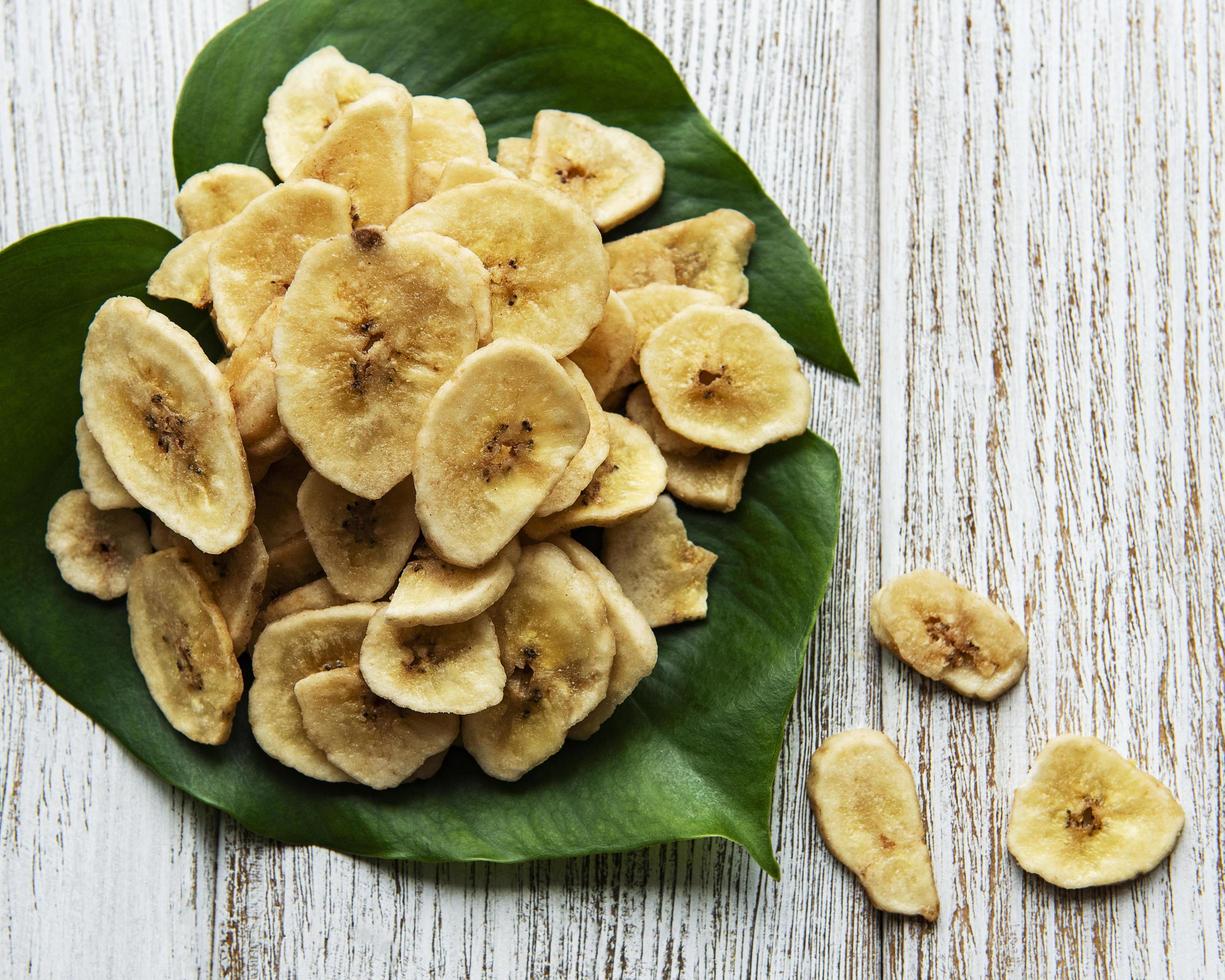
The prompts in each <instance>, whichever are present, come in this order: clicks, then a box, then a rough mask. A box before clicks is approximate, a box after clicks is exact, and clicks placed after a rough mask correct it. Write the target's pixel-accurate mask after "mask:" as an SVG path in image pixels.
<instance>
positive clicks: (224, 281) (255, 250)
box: [208, 180, 351, 350]
mask: <svg viewBox="0 0 1225 980" xmlns="http://www.w3.org/2000/svg"><path fill="white" fill-rule="evenodd" d="M349 208H350V202H349V195H348V193H347V192H346V191H345V190H344V189H343V188H341V187H336V186H335V185H333V184H325V183H324V182H323V181H321V180H295V181H291V182H290V183H288V184H279V185H277V186H276V187H274V188H273V189H272V190H270V191H268V192H266V193H264V194H261V195H260V196H259V197H257V198H256V199H255V200H254V201H252V202H251V203H250V204H248V205H247V206H246V207H245V208H243V209H242V211H240V212H239V213H238V214H236V215H235V216H234V217H233V218H231V219H230V220H229V221H227V222H226V223H225V224H224V225H222V227H221V233H220V234H219V235H218V236H217V240H216V241H214V242H213V247H212V248H211V249H209V252H208V278H209V289H210V291H211V294H212V301H213V321H214V322H215V323H216V326H217V333H218V334H220V336H221V339H222V341H224V342H225V345H226V347H228V348H230V349H231V350H233V349H234V348H235V347H237V346H238V345H239V344H240V343H242V340H243V338H244V337H246V335H247V333H248V331H250V329H251V327H252V325H253V324H254V323H255V321H256V320H258V319H259V316H260V314H261V313H263V312H264V310H266V309H268V305H269V304H270V303H271V302H272V301H273V300H274V299H277V298H279V297H281V296H284V295H285V291H286V290H287V289H288V288H289V284H290V283H291V282H293V278H294V274H295V273H296V272H297V271H298V263H299V262H300V261H301V260H302V256H303V255H305V254H306V251H307V249H309V248H310V247H311V246H312V245H314V244H315V243H316V242H319V241H322V240H323V239H325V238H330V237H332V236H333V235H339V234H341V233H343V232H346V231H348V230H349V228H350V227H351V222H350V217H349Z"/></svg>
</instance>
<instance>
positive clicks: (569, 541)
mask: <svg viewBox="0 0 1225 980" xmlns="http://www.w3.org/2000/svg"><path fill="white" fill-rule="evenodd" d="M549 543H550V544H555V545H557V547H559V548H560V549H561V550H562V552H563V553H564V554H565V556H566V557H567V558H569V559H570V561H571V562H572V563H573V564H574V567H575V568H577V569H578V570H579V571H580V572H585V573H586V574H588V575H590V576H591V580H592V581H593V582H595V585H596V588H597V589H599V590H600V595H601V597H603V599H604V606H605V610H606V612H607V613H608V625H609V626H611V627H612V631H613V638H614V641H615V649H616V653H615V654H614V656H613V662H612V669H611V670H610V672H609V675H608V693H607V694H605V695H604V700H603V701H601V702H600V703H599V704H598V705H596V706H595V708H594V709H593V710H592V712H591V714H589V715H588V716H587V717H586V718H584V719H583V720H582V721H580V722H579V723H578V724H577V725H575V726H574V727H573V728H571V729H570V735H569V737H570V738H573V739H585V738H591V736H592V735H594V734H595V733H596V731H597V730H599V727H600V726H601V725H603V724H604V722H606V721H608V719H609V718H611V717H612V713H613V712H614V711H616V710H617V707H618V706H619V705H620V704H621V702H623V701H624V700H625V699H626V698H628V697H629V696H630V695H631V694H633V693H634V688H636V687H637V686H638V682H639V681H641V680H642V679H643V678H644V677H646V676H647V675H648V674H650V673H651V671H652V670H654V669H655V661H656V658H657V657H658V653H659V647H658V644H657V643H656V642H655V633H654V631H653V630H652V629H651V626H650V624H649V623H647V621H646V617H645V616H643V615H642V613H641V612H639V611H638V607H637V606H635V605H634V604H633V603H632V602H630V600H629V597H628V596H626V594H625V592H624V591H623V590H622V589H621V586H620V584H618V582H617V579H616V577H615V576H614V575H613V573H612V572H610V571H609V570H608V569H607V568H605V567H604V563H603V562H601V561H600V559H598V558H597V557H596V556H595V555H593V554H592V553H591V552H590V551H588V550H587V549H586V548H584V547H583V546H582V545H581V544H579V543H578V542H577V541H575V540H574V539H573V538H570V537H567V536H566V535H564V534H563V535H559V536H557V537H556V538H551V539H550V540H549Z"/></svg>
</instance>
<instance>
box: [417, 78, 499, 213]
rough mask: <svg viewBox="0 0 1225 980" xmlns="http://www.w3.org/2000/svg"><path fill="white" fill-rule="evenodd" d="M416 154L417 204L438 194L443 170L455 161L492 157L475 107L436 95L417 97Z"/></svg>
mask: <svg viewBox="0 0 1225 980" xmlns="http://www.w3.org/2000/svg"><path fill="white" fill-rule="evenodd" d="M412 157H413V180H412V199H413V203H414V204H418V203H420V202H421V201H427V200H429V199H430V198H431V197H433V196H434V194H435V193H437V191H438V183H439V180H440V179H441V178H442V172H443V170H444V169H446V166H447V164H448V163H450V162H451V161H452V160H455V159H458V158H461V157H463V158H467V159H477V160H479V159H488V158H489V147H488V145H487V144H486V142H485V130H484V127H482V126H481V121H480V120H479V119H477V118H476V112H475V111H473V109H472V106H471V105H470V104H469V103H468V102H466V101H465V100H464V99H442V98H439V97H438V96H436V95H418V96H417V97H416V98H414V99H413V138H412Z"/></svg>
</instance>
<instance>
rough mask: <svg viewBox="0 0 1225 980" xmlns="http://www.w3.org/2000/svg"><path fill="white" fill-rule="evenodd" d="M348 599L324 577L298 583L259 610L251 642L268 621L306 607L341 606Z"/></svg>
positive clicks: (301, 610)
mask: <svg viewBox="0 0 1225 980" xmlns="http://www.w3.org/2000/svg"><path fill="white" fill-rule="evenodd" d="M348 601H349V600H348V599H346V598H345V597H344V596H342V595H341V594H340V593H339V592H337V591H336V590H335V589H334V588H332V583H331V582H329V581H328V580H327V579H326V578H319V579H315V581H313V582H307V583H306V584H305V585H299V586H298V587H297V588H296V589H291V590H290V591H288V592H286V593H285V594H284V595H282V596H279V597H277V598H276V599H273V600H272V601H271V602H270V603H268V605H266V606H264V608H263V609H262V610H261V611H260V614H259V615H258V616H257V617H256V619H255V627H254V629H253V630H252V632H251V642H252V643H255V642H256V641H257V640H259V635H260V634H261V633H262V632H264V629H265V627H267V626H268V624H269V623H275V622H276V621H277V620H278V619H284V618H285V617H286V616H292V615H293V614H294V613H297V612H305V611H306V610H308V609H327V608H329V607H330V606H343V605H344V604H345V603H347V602H348Z"/></svg>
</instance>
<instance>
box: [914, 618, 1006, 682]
mask: <svg viewBox="0 0 1225 980" xmlns="http://www.w3.org/2000/svg"><path fill="white" fill-rule="evenodd" d="M923 625H924V626H925V627H926V628H927V635H928V637H929V638H930V639H931V640H933V641H934V642H936V643H942V644H944V646H945V647H947V649H946V651H945V654H944V658H945V660H946V662H947V663H948V665H949V666H950V667H972V668H975V669H977V670H979V671H980V672H982V671H983V670H984V669H986V668H988V667H992V666H993V665H991V664H989V663H985V662H983V658H982V656H981V653H982V651H981V649H980V648H979V646H978V644H977V643H975V642H974V641H973V640H971V639H968V638H967V637H964V636H962V635H961V632H960V631H959V630H958V629H957V628H956V627H954V626H950V625H949V624H948V623H946V622H944V620H942V619H940V618H939V617H937V616H928V617H927V618H926V619H924V620H923Z"/></svg>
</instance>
